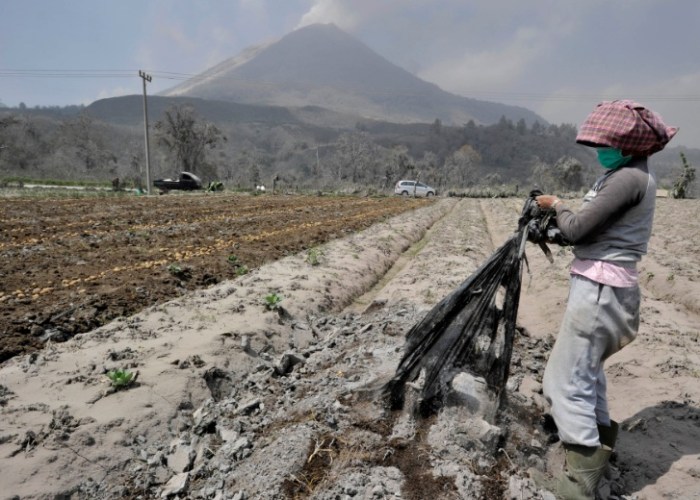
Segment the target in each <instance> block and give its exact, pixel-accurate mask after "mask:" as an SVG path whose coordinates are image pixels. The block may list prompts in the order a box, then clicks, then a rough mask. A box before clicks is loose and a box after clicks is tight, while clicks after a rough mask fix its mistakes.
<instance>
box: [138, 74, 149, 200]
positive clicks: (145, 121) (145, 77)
mask: <svg viewBox="0 0 700 500" xmlns="http://www.w3.org/2000/svg"><path fill="white" fill-rule="evenodd" d="M139 76H140V77H141V79H142V80H143V128H144V131H145V135H146V193H148V194H151V159H150V154H149V152H148V103H147V102H146V82H150V81H151V75H147V74H146V73H145V72H143V71H141V70H139Z"/></svg>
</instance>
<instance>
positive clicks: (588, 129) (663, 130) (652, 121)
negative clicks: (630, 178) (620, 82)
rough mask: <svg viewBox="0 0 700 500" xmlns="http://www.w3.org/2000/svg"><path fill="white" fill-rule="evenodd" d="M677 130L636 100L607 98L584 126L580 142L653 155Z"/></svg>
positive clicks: (626, 151) (579, 138)
mask: <svg viewBox="0 0 700 500" xmlns="http://www.w3.org/2000/svg"><path fill="white" fill-rule="evenodd" d="M676 132H678V127H669V126H667V125H666V124H664V122H663V120H662V119H661V116H659V115H658V114H657V113H654V112H653V111H651V110H649V109H647V108H645V107H644V106H642V105H641V104H638V103H636V102H634V101H630V100H621V101H603V102H601V103H600V104H598V106H597V107H596V108H595V109H594V110H593V111H592V112H591V114H590V115H588V117H587V118H586V120H585V121H584V122H583V125H581V128H580V130H579V132H578V135H577V136H576V142H578V143H579V144H584V145H586V146H593V147H601V146H603V147H609V148H618V149H621V150H622V151H623V152H624V153H625V154H632V155H635V156H649V155H651V154H654V153H656V152H657V151H661V150H662V149H663V148H664V146H666V144H667V143H668V141H670V140H671V138H672V137H673V136H674V135H676Z"/></svg>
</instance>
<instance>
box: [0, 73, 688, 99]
mask: <svg viewBox="0 0 700 500" xmlns="http://www.w3.org/2000/svg"><path fill="white" fill-rule="evenodd" d="M139 71H140V70H139ZM135 72H136V70H132V69H130V70H126V69H109V70H95V69H0V78H38V79H47V78H75V79H88V78H133V77H134V73H135ZM149 74H150V75H153V76H154V77H156V78H158V79H160V80H172V81H182V82H190V83H192V84H197V83H199V82H202V81H206V80H209V79H211V78H213V77H214V75H212V74H206V73H204V74H202V73H200V74H192V73H181V72H175V71H162V70H151V71H149ZM215 77H216V79H217V80H219V81H228V82H235V83H245V84H248V85H255V86H266V87H277V86H279V85H284V84H285V83H284V82H276V81H270V80H259V79H249V78H238V77H231V76H221V75H217V76H215ZM299 83H303V82H299ZM308 83H313V82H308ZM349 90H351V89H349ZM448 92H451V93H453V94H456V95H460V96H469V97H479V98H481V99H496V100H504V99H506V100H508V101H530V102H532V101H537V102H591V101H596V100H597V101H603V100H613V99H619V98H621V96H620V94H613V93H571V94H551V93H545V92H517V91H499V90H480V89H458V90H451V91H448ZM373 93H374V94H375V95H377V94H379V95H382V94H384V95H391V96H406V97H416V98H419V97H421V94H420V92H416V93H413V92H405V91H404V92H402V91H401V90H397V89H395V88H388V87H386V88H380V89H374V90H373ZM634 99H635V100H638V101H645V102H698V101H700V94H684V95H664V94H635V95H634Z"/></svg>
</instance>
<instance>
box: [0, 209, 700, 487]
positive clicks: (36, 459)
mask: <svg viewBox="0 0 700 500" xmlns="http://www.w3.org/2000/svg"><path fill="white" fill-rule="evenodd" d="M664 201H667V200H661V203H660V212H661V213H663V212H664V211H665V210H667V209H668V210H676V211H677V210H678V207H677V206H666V204H665V203H663V202H664ZM669 201H670V200H669ZM521 206H522V200H516V199H511V200H469V199H463V200H456V199H445V200H441V201H439V202H438V203H436V204H432V205H429V206H427V207H424V208H421V209H420V210H417V211H412V212H407V213H404V214H402V215H398V216H395V217H393V218H391V219H388V220H386V221H385V222H381V223H378V224H375V225H373V226H372V227H371V228H370V229H368V230H365V231H362V232H359V233H354V234H352V235H349V236H346V237H345V238H342V239H340V240H336V241H333V242H330V243H327V244H324V245H322V246H321V247H320V249H321V250H322V252H321V253H320V254H319V255H320V261H319V262H318V263H317V264H316V265H312V264H311V263H310V262H309V261H308V256H307V254H306V253H305V252H302V253H300V254H296V255H290V256H288V257H285V258H283V259H281V260H278V261H275V262H272V263H268V264H265V265H263V266H261V267H260V268H258V269H256V270H254V271H252V272H251V273H250V274H248V275H246V276H243V277H240V278H238V279H236V280H235V281H231V282H222V283H220V284H218V285H214V286H211V287H209V288H206V289H202V290H198V291H194V292H191V293H188V294H185V295H183V296H181V297H179V298H177V299H175V300H173V301H170V302H167V303H164V304H163V305H160V306H156V307H152V308H150V309H147V310H145V311H144V312H142V313H139V314H137V315H134V316H131V317H128V318H122V319H118V320H116V321H114V322H112V323H110V324H108V325H106V326H104V327H101V328H98V329H96V330H94V331H92V332H90V333H85V334H80V335H78V336H76V337H75V338H74V339H72V340H69V341H68V342H65V343H62V344H52V345H49V346H48V348H46V349H44V350H42V351H40V352H39V353H37V354H35V355H28V356H21V357H18V358H15V359H12V360H10V361H8V362H6V363H4V364H3V365H2V366H0V413H1V415H2V424H0V469H1V470H2V471H3V474H2V482H3V487H4V490H5V491H6V492H8V493H11V494H17V495H19V496H20V497H21V498H49V497H50V498H53V495H55V494H59V493H61V494H65V495H74V496H73V498H119V497H121V498H137V497H140V498H159V497H168V496H169V497H180V498H222V499H223V498H237V499H241V498H270V499H273V498H275V499H277V498H315V499H330V498H337V497H339V498H346V497H356V498H373V497H385V498H399V497H400V498H404V499H424V498H440V499H442V498H446V499H450V498H483V499H491V498H509V497H511V498H542V497H541V494H542V492H538V491H537V489H536V488H535V487H534V486H533V485H532V483H531V482H530V481H529V480H528V470H529V469H530V468H532V467H535V468H540V469H548V468H551V467H554V464H555V458H556V457H555V455H556V451H555V449H556V445H552V444H551V442H550V436H549V434H548V433H547V430H546V428H544V427H543V426H542V421H541V417H542V414H543V411H544V410H545V407H544V406H543V401H542V398H541V395H540V394H539V391H540V385H539V384H540V380H541V375H542V371H543V369H544V364H545V362H546V356H547V354H548V351H549V348H550V347H551V343H552V341H553V339H554V337H555V336H556V333H557V329H558V324H559V321H560V319H561V314H562V309H563V305H564V303H565V300H566V293H567V286H568V280H567V272H566V267H567V265H568V263H569V261H570V258H571V255H570V251H569V250H567V249H553V250H555V261H554V263H553V264H550V263H549V262H548V261H547V260H546V259H545V257H544V255H542V253H541V252H540V250H539V249H538V248H536V247H534V246H529V247H528V250H527V255H528V260H529V264H530V272H531V275H532V276H531V277H530V276H529V275H528V274H527V273H526V274H525V275H524V279H523V292H522V298H521V306H520V314H519V320H518V323H519V325H520V327H521V328H522V331H523V335H520V336H519V337H518V339H517V340H516V349H515V352H514V356H513V363H512V369H511V379H510V381H509V386H508V388H509V389H508V395H507V405H506V407H505V408H504V410H503V411H502V413H501V415H500V417H499V419H498V421H496V422H492V423H487V422H486V423H485V422H484V421H483V420H481V419H479V418H475V417H474V414H473V408H472V409H469V408H462V407H460V406H455V407H449V408H446V409H445V411H443V412H442V413H441V414H439V415H438V416H437V417H435V418H434V419H432V420H430V421H416V420H414V419H413V418H412V417H411V416H410V415H407V414H400V415H392V414H389V413H387V412H386V410H385V409H384V407H383V405H382V404H380V402H379V401H378V400H377V399H376V393H375V392H373V390H372V389H374V388H376V387H378V386H379V385H380V384H381V383H382V381H385V380H387V378H388V377H390V376H391V375H392V374H393V371H394V370H395V367H396V365H397V363H398V359H399V358H400V355H401V349H402V346H403V336H404V334H405V333H406V331H407V330H408V329H409V328H410V327H411V326H412V325H413V324H415V322H416V321H418V320H419V319H420V318H421V317H422V316H423V315H424V314H425V313H426V312H427V311H428V310H429V309H430V308H431V307H432V306H433V305H434V304H435V303H436V302H437V301H439V300H440V299H441V298H442V297H444V296H445V295H446V294H448V293H449V292H450V291H452V290H453V289H454V288H455V287H456V286H457V285H458V284H459V283H461V282H462V281H463V280H464V279H466V278H467V277H468V276H469V275H470V274H471V273H472V272H473V271H474V270H475V269H476V267H477V266H478V265H479V264H480V263H481V262H482V261H483V260H484V259H485V258H487V257H488V256H489V255H490V254H491V252H492V251H493V250H494V248H495V247H496V246H498V245H500V244H501V243H503V242H504V241H505V239H506V238H507V237H508V236H509V235H510V234H511V233H512V231H513V230H514V229H515V225H516V223H517V218H518V215H519V212H520V209H521ZM698 207H700V205H697V204H694V205H685V206H684V208H686V209H688V210H695V209H696V208H698ZM675 228H676V229H675V230H677V231H679V232H681V234H683V232H684V231H685V232H686V233H685V234H693V231H695V228H696V222H695V220H694V218H693V217H686V218H684V219H683V220H680V221H679V223H678V224H677V225H676V226H675ZM664 234H665V233H664ZM664 238H668V239H664ZM672 243H673V244H674V245H676V246H674V251H675V252H674V254H673V255H665V257H664V258H662V259H657V258H656V257H655V258H654V260H653V261H652V260H651V259H649V261H648V262H649V264H648V265H650V266H652V265H653V266H658V267H654V277H652V278H650V280H649V283H645V295H646V296H647V297H646V298H645V299H644V305H643V311H642V315H643V317H644V323H643V325H642V328H641V331H640V335H639V338H638V339H637V341H636V342H634V343H633V344H631V345H630V346H628V347H626V348H625V349H624V350H623V351H622V352H621V353H619V354H618V355H616V356H615V357H613V358H612V359H611V361H610V363H609V366H608V373H609V384H610V389H609V390H610V398H611V412H612V414H613V416H614V417H615V418H616V419H618V420H619V421H621V422H622V423H623V431H622V433H621V436H620V438H619V447H618V452H617V457H616V459H615V460H614V464H613V465H614V467H613V470H612V476H611V478H610V480H609V481H608V482H607V483H606V484H607V488H608V490H607V491H608V492H610V495H609V497H610V498H627V499H630V498H637V499H639V500H641V499H657V498H688V499H693V498H700V490H698V489H697V477H698V476H699V475H700V474H699V467H698V465H697V464H698V458H699V457H700V450H699V449H698V446H697V443H700V427H698V425H697V422H698V421H700V411H699V410H698V406H699V404H700V403H699V402H700V384H699V383H698V380H699V378H700V374H698V372H697V369H696V367H697V366H698V362H699V361H700V360H699V359H698V345H697V343H698V341H699V337H700V335H699V333H698V329H697V325H698V324H700V323H698V318H697V315H696V312H694V311H693V310H692V303H691V305H690V306H688V305H687V304H686V302H687V300H686V295H687V294H688V293H689V292H692V293H693V294H694V296H695V297H698V296H700V295H698V292H700V290H699V289H698V288H699V287H700V285H698V282H697V281H694V278H695V277H696V276H698V274H697V272H698V269H699V267H700V264H698V263H697V261H695V262H693V260H692V259H691V258H689V256H688V255H687V254H686V255H683V254H682V251H684V250H683V249H685V251H686V252H688V251H690V247H689V246H688V245H687V244H686V242H685V240H684V239H683V238H676V237H674V236H673V235H671V236H668V237H667V236H662V235H660V234H655V236H654V241H653V243H652V251H654V250H656V249H658V247H659V246H662V247H663V246H665V247H668V246H670V245H671V244H672ZM681 263H682V264H681ZM645 265H646V264H645ZM677 265H682V266H684V267H683V268H682V272H681V271H678V270H675V267H674V266H677ZM645 269H646V268H645ZM649 269H651V268H649ZM671 270H673V273H674V279H673V280H668V279H667V278H664V280H663V282H662V283H661V284H663V285H669V282H670V281H673V282H674V283H673V284H672V285H671V287H676V288H673V289H672V290H670V291H666V288H662V287H661V284H657V285H656V288H654V279H656V278H657V277H660V276H667V275H668V273H669V272H671ZM645 272H647V271H645ZM664 273H666V274H664ZM674 290H680V291H682V293H680V294H679V295H678V296H676V295H674V294H673V293H671V292H673V291H674ZM271 293H275V294H278V295H279V296H280V297H281V298H282V299H281V301H280V302H279V307H277V308H271V309H268V308H266V307H265V305H264V304H265V301H264V297H265V296H267V295H269V294H271ZM116 368H125V369H128V370H130V371H132V372H136V371H138V373H139V375H138V380H137V383H136V384H133V385H132V386H131V387H129V388H128V389H127V390H123V391H118V392H115V393H112V392H111V391H110V390H109V383H108V380H107V378H106V377H105V373H106V372H107V371H108V370H112V369H116ZM509 495H510V496H509ZM538 495H539V496H538ZM66 498H68V496H67V497H66Z"/></svg>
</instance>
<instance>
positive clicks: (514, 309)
mask: <svg viewBox="0 0 700 500" xmlns="http://www.w3.org/2000/svg"><path fill="white" fill-rule="evenodd" d="M538 194H541V193H540V192H539V191H532V192H531V193H530V197H529V198H528V199H527V200H526V202H525V206H524V207H523V210H522V213H521V216H520V219H519V220H518V228H517V230H516V231H515V234H513V235H512V236H511V237H510V238H509V239H508V240H507V241H506V242H505V243H504V244H503V245H502V246H501V247H500V248H499V249H498V250H496V251H495V252H494V253H493V255H491V257H489V259H487V260H486V262H484V263H483V264H482V265H481V266H480V267H479V268H478V269H477V270H476V271H475V272H474V273H473V274H472V275H471V276H469V278H467V280H466V281H464V282H463V283H462V284H461V285H460V286H459V287H457V289H455V290H454V291H453V292H452V293H450V294H449V295H448V296H447V297H445V298H444V299H442V300H441V301H440V302H439V303H438V304H437V305H436V306H435V307H433V309H431V310H430V311H429V312H428V314H426V316H425V317H424V318H423V319H422V320H421V321H420V322H418V323H417V324H416V325H414V326H413V327H412V328H411V330H410V331H409V332H408V333H407V335H406V345H405V347H404V355H403V357H402V359H401V361H400V362H399V366H398V368H397V369H396V373H395V375H394V377H393V378H392V379H391V381H389V382H388V383H387V384H386V385H385V386H384V388H383V391H384V395H385V396H386V397H387V398H388V402H389V405H390V406H391V408H392V409H399V408H402V407H403V405H404V401H405V386H406V383H407V382H411V381H414V380H416V379H417V378H418V377H419V375H420V374H421V372H422V371H424V383H423V385H422V389H421V397H420V405H419V410H420V412H421V413H422V414H430V413H432V412H434V411H435V410H436V409H438V408H439V407H440V406H441V405H442V403H443V398H444V396H445V395H446V394H447V392H448V386H449V384H450V382H451V381H452V379H453V378H454V376H455V375H456V374H457V373H459V372H460V371H466V372H469V373H472V374H473V375H476V376H479V377H483V378H484V379H485V380H486V383H487V385H488V387H489V389H490V390H491V391H493V392H494V394H496V395H500V394H501V392H502V390H503V388H504V387H505V384H506V382H507V381H508V371H509V366H510V360H511V355H512V351H513V341H514V337H515V332H516V318H517V315H518V304H519V300H520V285H521V280H522V263H523V260H524V259H525V243H526V241H532V242H534V243H538V244H539V245H540V247H541V248H542V250H543V251H544V252H545V254H546V255H547V256H548V257H550V256H551V254H550V252H549V249H548V248H547V246H546V243H545V242H547V241H550V242H556V243H558V244H562V245H563V244H566V241H565V240H563V238H562V237H561V234H560V233H559V232H558V228H557V227H556V222H555V221H556V219H555V218H554V217H553V212H552V211H542V210H540V209H539V208H538V207H537V205H536V203H535V202H534V198H535V197H536V196H537V195H538Z"/></svg>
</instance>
